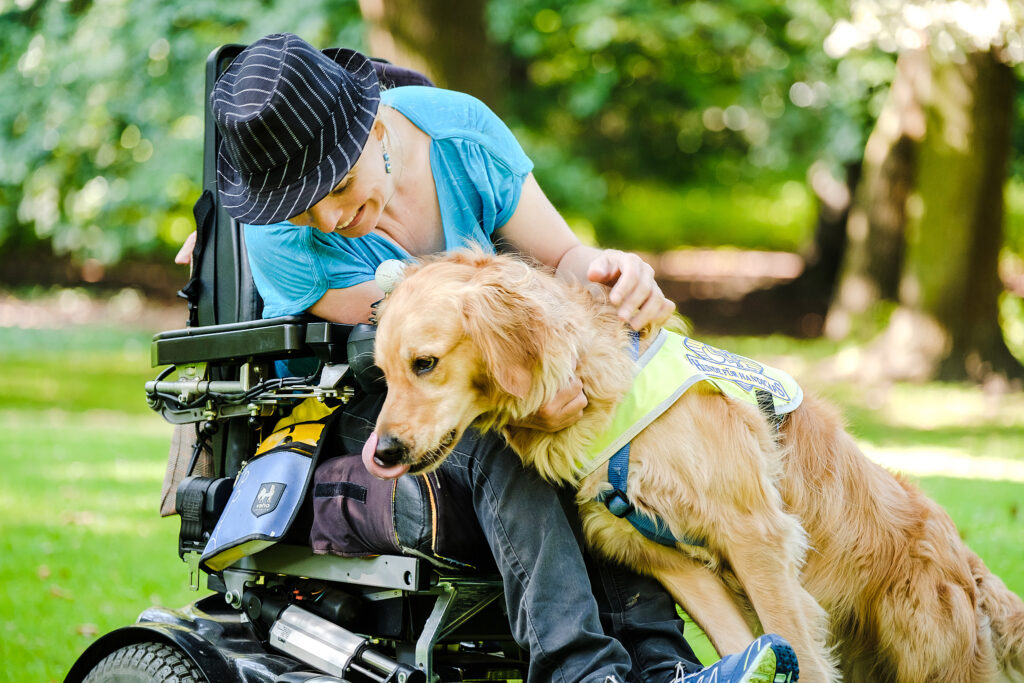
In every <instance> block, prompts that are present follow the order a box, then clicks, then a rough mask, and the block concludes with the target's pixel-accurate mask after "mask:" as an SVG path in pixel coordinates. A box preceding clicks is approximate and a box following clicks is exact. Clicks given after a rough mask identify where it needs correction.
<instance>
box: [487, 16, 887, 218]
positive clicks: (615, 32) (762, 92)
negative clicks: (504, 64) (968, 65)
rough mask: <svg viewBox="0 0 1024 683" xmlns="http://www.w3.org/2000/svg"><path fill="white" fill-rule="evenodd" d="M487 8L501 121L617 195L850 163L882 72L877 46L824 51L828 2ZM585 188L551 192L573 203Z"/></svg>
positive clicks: (874, 105) (542, 167)
mask: <svg viewBox="0 0 1024 683" xmlns="http://www.w3.org/2000/svg"><path fill="white" fill-rule="evenodd" d="M488 7H489V16H490V26H491V30H492V37H493V38H494V40H496V41H497V42H499V43H500V44H503V45H505V46H506V48H507V49H508V50H509V52H510V53H511V54H512V55H513V57H514V59H516V60H517V63H518V69H517V70H516V71H515V72H516V73H517V74H518V76H519V78H518V80H517V81H515V82H514V83H513V85H512V92H511V93H510V97H509V99H508V105H507V107H508V109H509V115H510V118H513V119H515V120H517V121H520V122H521V124H522V126H523V127H525V128H528V129H531V130H543V131H548V132H549V134H551V135H552V136H553V137H554V139H556V140H558V142H559V145H560V146H561V147H562V148H564V149H567V150H569V154H571V155H573V156H576V157H578V158H582V159H585V160H587V161H589V162H590V163H591V164H592V165H593V168H594V172H595V174H596V176H597V177H598V178H599V179H600V180H601V181H603V183H604V185H605V187H606V192H607V194H608V195H609V196H610V197H611V198H612V199H613V200H614V199H617V198H618V197H619V196H620V195H621V194H622V192H624V191H625V188H626V187H627V186H629V185H631V184H634V183H636V182H637V181H645V180H646V181H650V180H652V179H654V180H657V182H659V183H662V184H668V185H675V184H677V183H685V184H687V185H703V186H706V187H709V188H713V187H723V188H729V187H730V186H732V185H735V184H737V183H741V182H748V183H749V182H757V183H764V182H766V181H767V183H768V184H771V183H772V182H774V181H775V180H776V179H778V178H780V177H781V178H782V179H790V178H794V177H796V178H801V179H802V176H803V173H804V172H805V170H806V168H807V167H808V166H809V165H810V163H811V162H812V161H814V160H815V159H817V158H819V157H825V158H828V159H830V160H831V161H832V162H833V163H834V165H835V167H836V168H837V169H841V167H842V166H843V165H844V164H846V163H848V162H850V161H852V160H856V159H858V158H859V157H860V154H861V151H862V149H863V143H864V139H865V136H866V132H867V130H868V128H869V125H870V122H871V121H872V120H873V118H874V116H875V115H876V114H877V112H878V110H879V109H880V106H881V97H882V96H884V94H885V88H886V87H887V85H888V82H889V80H890V77H891V74H892V59H891V58H890V57H889V56H886V55H882V54H880V53H873V54H859V55H858V56H856V57H855V58H851V59H849V60H846V61H844V62H841V63H840V62H836V61H835V60H832V59H831V58H829V57H828V56H827V55H826V54H825V53H824V50H823V48H822V42H823V40H824V38H825V36H827V35H828V32H829V30H830V29H831V27H832V25H833V24H834V22H835V20H836V18H837V17H838V16H841V15H842V13H844V12H845V7H844V6H842V4H841V3H832V2H829V1H821V0H799V1H796V2H782V1H781V0H746V1H745V2H741V3H713V2H706V1H703V0H698V1H696V2H688V3H682V4H681V3H676V2H671V1H669V0H629V1H626V0H561V1H559V2H549V1H548V0H543V1H542V0H528V1H525V2H523V1H520V0H491V2H490V4H489V6H488ZM531 151H532V150H531ZM542 161H544V159H543V158H542V159H541V160H539V161H538V175H539V176H541V177H542V181H544V182H545V185H546V186H554V187H555V188H556V190H560V189H561V188H562V185H563V184H565V183H563V182H561V181H560V180H559V179H558V176H559V173H560V171H559V167H558V166H549V165H547V164H542V163H541V162H542ZM573 173H574V174H576V175H578V172H577V171H575V170H574V171H573ZM549 177H550V178H554V181H552V180H550V179H549ZM587 180H588V182H591V179H587ZM592 194H593V193H592V192H583V193H571V192H567V193H565V194H563V195H562V196H558V197H557V200H558V201H559V203H560V204H561V205H566V206H570V207H572V208H578V205H577V204H576V203H575V202H574V199H576V198H577V197H579V196H583V197H586V198H590V197H591V196H592Z"/></svg>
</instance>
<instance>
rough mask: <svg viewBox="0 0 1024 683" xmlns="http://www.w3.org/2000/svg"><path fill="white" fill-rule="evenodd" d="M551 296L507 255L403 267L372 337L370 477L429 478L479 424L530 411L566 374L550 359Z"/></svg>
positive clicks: (537, 275)
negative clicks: (378, 373)
mask: <svg viewBox="0 0 1024 683" xmlns="http://www.w3.org/2000/svg"><path fill="white" fill-rule="evenodd" d="M562 297H564V294H563V295H562ZM559 299H560V294H559V286H558V285H556V284H555V283H554V281H553V278H552V277H551V276H550V275H549V274H547V273H542V272H540V271H538V270H537V269H535V268H533V267H531V266H529V265H527V264H526V263H524V262H522V261H520V260H518V259H514V258H511V257H505V256H493V255H488V254H484V253H482V252H479V251H468V252H455V253H453V254H449V255H448V256H446V257H444V258H442V259H439V260H434V261H431V262H427V263H425V264H423V265H419V266H411V267H410V268H409V269H407V272H406V276H405V278H404V279H403V280H402V282H400V283H399V284H398V285H397V287H396V288H395V289H394V291H393V292H392V293H391V294H390V295H389V297H388V299H387V301H386V303H385V304H384V306H383V308H382V311H381V313H380V322H379V326H378V329H377V335H376V340H375V354H374V355H375V359H376V363H377V365H378V366H380V368H381V369H382V370H383V371H384V376H385V377H386V379H387V384H388V396H387V400H386V401H385V403H384V407H383V409H382V410H381V413H380V416H379V417H378V419H377V427H376V432H375V433H376V437H377V442H376V444H375V448H374V453H373V454H372V455H373V458H374V459H375V460H376V464H377V467H376V468H374V467H372V466H371V464H370V463H369V462H368V463H367V465H368V467H371V471H373V472H374V473H375V474H379V475H381V476H399V475H401V474H403V473H404V472H405V471H409V472H413V473H417V472H425V471H428V470H430V469H433V468H434V467H436V466H438V465H439V464H440V463H441V461H442V460H444V458H445V457H446V456H447V455H448V454H449V453H450V452H451V449H452V447H453V446H454V445H455V443H456V442H457V441H458V440H459V438H461V436H462V434H463V432H465V430H466V429H467V428H468V427H469V426H470V425H471V424H472V423H473V422H474V421H476V420H478V418H483V420H484V421H485V422H486V423H487V424H486V426H487V427H494V426H503V424H507V423H508V422H509V421H511V420H515V419H518V418H520V417H523V416H525V415H528V414H530V413H532V412H533V411H535V410H536V409H537V408H538V407H539V406H540V405H541V403H542V402H543V400H544V395H545V392H546V391H547V390H550V389H552V388H553V389H557V387H558V386H559V383H560V382H561V381H564V380H565V378H566V377H567V376H568V373H570V372H571V371H572V364H571V360H567V361H565V362H563V363H561V364H559V363H558V362H557V356H558V355H559V354H557V353H554V354H553V353H551V352H552V350H553V349H552V347H553V346H554V345H555V344H553V341H552V333H553V332H554V333H555V334H557V333H558V330H557V329H553V325H552V324H551V322H550V321H551V318H552V315H553V311H552V307H557V306H558V305H559V304H558V301H559ZM562 355H564V354H562ZM553 357H554V358H553ZM552 361H554V365H552ZM557 365H566V366H567V367H566V368H558V367H556V366H557ZM549 366H550V367H549ZM553 374H558V375H560V376H559V377H557V378H554V377H552V378H550V379H549V378H548V377H549V376H550V375H553ZM366 456H367V454H364V461H366V460H367V457H366Z"/></svg>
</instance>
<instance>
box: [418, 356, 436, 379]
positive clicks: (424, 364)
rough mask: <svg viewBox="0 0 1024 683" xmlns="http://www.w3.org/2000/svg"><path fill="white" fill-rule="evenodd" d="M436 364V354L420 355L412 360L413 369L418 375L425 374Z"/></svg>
mask: <svg viewBox="0 0 1024 683" xmlns="http://www.w3.org/2000/svg"><path fill="white" fill-rule="evenodd" d="M436 365H437V358H435V357H434V356H420V357H419V358H417V359H416V360H414V361H413V362H412V371H413V372H415V373H416V374H417V375H423V374H426V373H428V372H430V371H431V370H433V369H434V367H435V366H436Z"/></svg>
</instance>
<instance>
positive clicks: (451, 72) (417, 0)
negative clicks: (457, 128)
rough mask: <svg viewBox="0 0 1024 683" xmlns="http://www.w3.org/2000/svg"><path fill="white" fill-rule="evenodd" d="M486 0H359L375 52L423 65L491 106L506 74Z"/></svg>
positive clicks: (435, 76) (497, 98) (421, 67)
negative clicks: (490, 27)
mask: <svg viewBox="0 0 1024 683" xmlns="http://www.w3.org/2000/svg"><path fill="white" fill-rule="evenodd" d="M484 4H485V3H484V0H359V6H360V9H361V10H362V12H363V18H364V19H365V20H366V22H367V28H368V33H369V45H370V52H371V54H373V55H374V56H375V57H381V58H384V59H387V60H388V61H391V62H394V63H395V64H400V65H402V66H407V67H410V68H413V69H417V70H419V71H422V72H423V73H425V74H427V75H428V76H430V78H431V80H433V81H434V82H435V83H437V84H438V85H439V86H441V87H444V88H449V89H451V90H459V91H462V92H467V93H469V94H471V95H475V96H476V97H479V98H480V99H481V100H483V101H484V102H486V103H487V104H489V105H490V106H491V107H497V106H498V105H499V104H500V101H501V100H500V94H501V93H503V92H504V90H505V87H506V85H507V79H506V78H504V77H503V76H504V73H505V70H504V69H502V68H501V66H500V55H499V52H498V50H496V49H495V47H494V46H493V45H492V44H491V41H490V40H489V39H488V35H487V29H486V26H485V25H484Z"/></svg>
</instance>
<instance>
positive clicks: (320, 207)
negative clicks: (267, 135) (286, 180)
mask: <svg viewBox="0 0 1024 683" xmlns="http://www.w3.org/2000/svg"><path fill="white" fill-rule="evenodd" d="M381 135H382V126H381V124H380V122H379V121H378V122H377V123H376V125H375V126H374V127H373V130H371V131H370V136H369V138H367V140H366V145H364V146H363V152H362V154H360V156H359V159H358V160H356V163H355V164H353V166H352V169H351V170H350V171H349V172H348V174H347V175H346V176H345V177H344V178H342V179H341V182H339V183H338V184H337V185H335V186H334V189H333V190H331V191H330V192H329V193H328V194H327V196H326V197H324V198H323V199H321V200H320V201H318V202H317V203H316V204H314V205H313V206H311V207H310V208H309V209H307V210H306V211H303V212H302V213H300V214H299V215H297V216H292V217H291V218H289V219H288V222H289V223H293V224H295V225H301V226H310V227H313V228H316V229H317V230H319V231H320V232H323V233H331V232H337V233H338V234H340V235H341V236H343V237H362V236H363V235H366V234H368V233H369V232H371V231H372V230H373V229H374V228H375V227H376V226H377V223H378V221H379V220H380V216H381V214H382V213H383V212H384V207H385V206H386V205H387V203H388V200H390V199H391V195H392V194H394V191H395V186H394V180H393V179H392V176H391V175H389V174H388V173H386V172H385V170H384V157H383V154H382V151H381Z"/></svg>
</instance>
